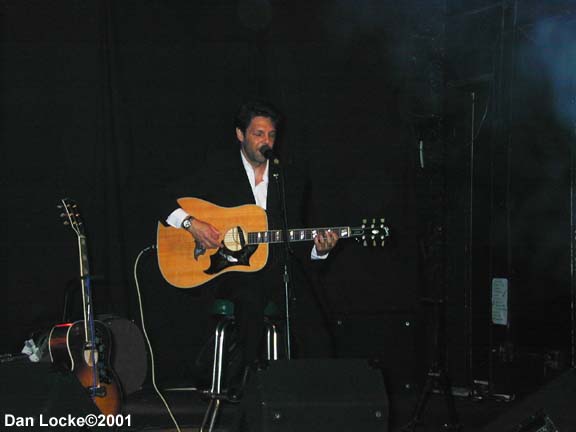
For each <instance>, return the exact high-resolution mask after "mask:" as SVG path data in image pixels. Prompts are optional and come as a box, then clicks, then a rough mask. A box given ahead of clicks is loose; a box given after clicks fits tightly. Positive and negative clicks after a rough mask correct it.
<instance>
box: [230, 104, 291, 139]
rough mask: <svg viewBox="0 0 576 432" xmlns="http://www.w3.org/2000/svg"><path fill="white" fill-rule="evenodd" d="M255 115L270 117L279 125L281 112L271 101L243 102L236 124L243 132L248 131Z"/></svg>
mask: <svg viewBox="0 0 576 432" xmlns="http://www.w3.org/2000/svg"><path fill="white" fill-rule="evenodd" d="M254 117H268V118H269V119H270V120H272V123H274V125H275V126H277V125H278V121H279V120H280V113H279V112H278V110H277V109H276V108H275V107H274V105H272V104H271V103H270V102H265V101H263V100H251V101H249V102H245V103H244V104H242V106H241V107H240V109H239V110H238V113H237V114H236V119H235V120H234V126H235V127H237V128H238V129H240V130H241V131H242V132H246V129H247V128H248V125H249V124H250V122H251V121H252V119H253V118H254Z"/></svg>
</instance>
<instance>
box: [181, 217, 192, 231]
mask: <svg viewBox="0 0 576 432" xmlns="http://www.w3.org/2000/svg"><path fill="white" fill-rule="evenodd" d="M182 226H183V227H184V228H186V229H188V228H190V227H191V226H192V223H191V222H190V219H186V220H185V221H184V222H182Z"/></svg>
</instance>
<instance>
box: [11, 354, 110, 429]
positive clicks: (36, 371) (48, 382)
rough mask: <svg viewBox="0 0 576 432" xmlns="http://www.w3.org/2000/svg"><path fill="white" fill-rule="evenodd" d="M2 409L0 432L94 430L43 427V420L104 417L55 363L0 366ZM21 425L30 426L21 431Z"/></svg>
mask: <svg viewBox="0 0 576 432" xmlns="http://www.w3.org/2000/svg"><path fill="white" fill-rule="evenodd" d="M0 407H1V408H2V413H1V417H0V430H12V429H14V430H26V431H36V430H38V431H48V430H58V431H78V430H90V429H88V428H79V427H78V426H73V425H72V426H69V427H68V426H63V427H60V426H57V427H50V426H46V425H45V426H41V424H40V421H41V417H40V416H41V415H42V421H43V422H44V423H45V424H46V423H48V422H49V419H50V418H60V417H66V418H67V417H68V416H74V417H84V416H86V415H88V414H94V415H99V414H100V412H99V411H98V408H97V407H96V405H94V403H93V402H92V400H91V399H90V396H89V395H88V393H87V391H86V390H85V389H84V388H83V387H82V386H81V384H80V382H79V381H78V379H77V378H76V376H75V375H73V374H71V373H68V372H59V371H56V370H54V368H53V366H52V364H51V363H45V362H44V363H31V362H30V361H29V360H28V359H24V360H20V361H17V362H12V363H4V364H1V365H0ZM20 419H21V420H20ZM19 421H22V422H24V421H25V422H27V423H26V426H20V427H17V425H18V422H19ZM95 429H98V430H101V429H102V430H110V429H109V428H95Z"/></svg>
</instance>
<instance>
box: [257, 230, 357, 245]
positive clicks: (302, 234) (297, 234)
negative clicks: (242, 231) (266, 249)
mask: <svg viewBox="0 0 576 432" xmlns="http://www.w3.org/2000/svg"><path fill="white" fill-rule="evenodd" d="M326 231H333V232H336V233H338V236H339V237H340V238H348V237H350V234H351V230H350V227H327V228H305V229H289V230H288V240H289V241H291V242H298V241H310V240H313V239H314V237H316V235H317V234H318V233H323V232H326ZM283 237H284V236H283V230H270V231H255V232H249V233H248V239H247V240H248V244H261V243H280V242H282V241H284V240H283Z"/></svg>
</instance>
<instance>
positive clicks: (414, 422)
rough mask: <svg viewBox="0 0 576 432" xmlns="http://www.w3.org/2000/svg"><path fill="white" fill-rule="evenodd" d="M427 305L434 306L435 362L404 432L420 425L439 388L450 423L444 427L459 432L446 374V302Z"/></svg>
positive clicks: (411, 431)
mask: <svg viewBox="0 0 576 432" xmlns="http://www.w3.org/2000/svg"><path fill="white" fill-rule="evenodd" d="M425 301H426V303H431V304H433V305H434V321H435V326H434V331H435V335H434V353H433V361H432V366H431V367H430V370H429V371H428V375H427V378H426V384H425V385H424V388H423V389H422V393H421V394H420V397H419V398H418V402H417V404H416V409H415V410H414V415H413V416H412V419H411V420H410V421H409V422H408V424H407V425H405V426H404V427H403V428H402V432H414V431H415V430H416V427H417V426H418V424H419V423H420V418H421V416H422V414H423V413H424V408H425V407H426V403H427V402H428V398H429V397H430V394H431V393H432V391H433V390H434V388H439V389H440V391H441V392H442V393H443V394H444V400H445V402H446V407H447V409H448V423H447V424H445V425H444V429H445V430H449V431H459V430H460V428H461V426H460V422H459V420H458V414H457V412H456V407H455V405H454V397H453V396H452V389H451V388H450V379H449V378H448V374H447V373H446V358H445V350H446V347H445V342H444V340H445V338H444V331H445V328H444V300H442V299H436V300H435V299H425Z"/></svg>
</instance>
